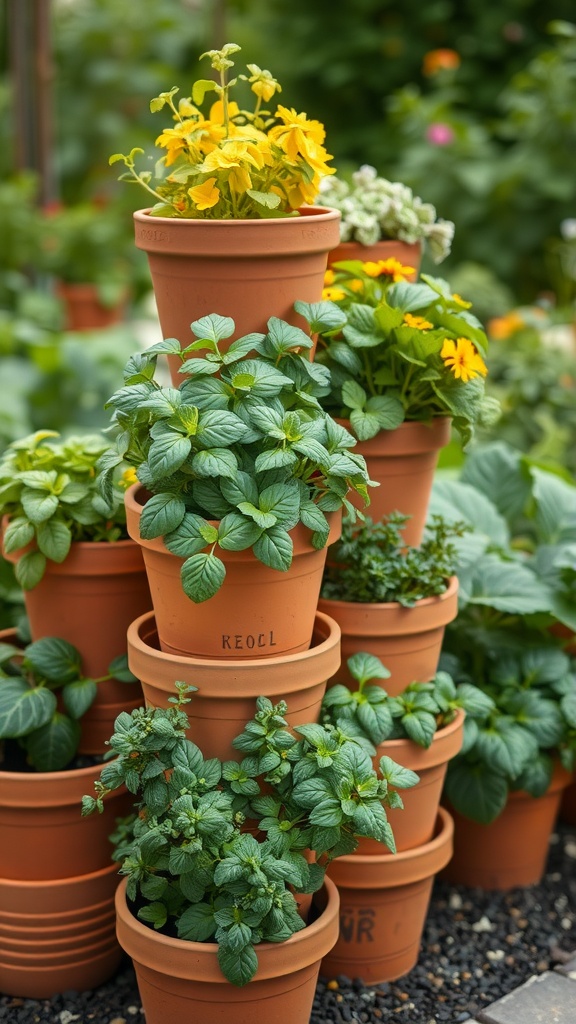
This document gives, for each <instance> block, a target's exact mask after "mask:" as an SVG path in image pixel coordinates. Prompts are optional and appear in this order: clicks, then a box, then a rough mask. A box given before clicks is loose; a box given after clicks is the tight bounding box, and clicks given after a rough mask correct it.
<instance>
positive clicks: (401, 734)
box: [322, 652, 492, 754]
mask: <svg viewBox="0 0 576 1024" xmlns="http://www.w3.org/2000/svg"><path fill="white" fill-rule="evenodd" d="M346 664H347V666H348V671H349V672H350V675H351V676H352V678H353V679H355V680H356V682H357V683H358V688H357V689H356V690H351V689H349V688H348V687H347V686H344V684H343V683H337V684H336V685H335V686H331V687H330V688H329V689H328V690H327V691H326V694H325V696H324V700H323V702H322V716H323V721H324V723H325V724H327V725H331V726H336V727H338V728H339V729H341V730H342V731H343V732H344V733H345V734H346V735H347V736H348V737H350V738H356V739H358V740H360V741H363V742H368V743H369V744H370V747H369V748H368V749H369V750H370V752H371V753H372V754H374V753H375V752H376V751H375V749H374V748H375V747H377V746H378V745H379V744H380V743H384V742H385V741H386V740H397V739H409V740H412V741H413V742H414V743H417V744H418V746H420V747H425V748H428V747H429V746H430V744H431V743H432V740H433V739H434V736H435V735H436V732H437V731H438V730H439V729H442V728H443V727H444V726H445V725H448V724H449V723H450V722H452V721H453V719H454V718H455V716H456V713H457V711H458V709H459V708H463V709H464V710H465V711H466V713H467V714H482V713H485V712H486V711H488V710H490V709H491V706H492V702H491V700H490V698H488V697H486V696H485V694H484V693H483V692H482V690H480V689H479V688H478V687H477V686H473V685H472V684H471V683H460V684H459V685H458V686H456V684H455V683H454V680H453V679H452V677H451V676H450V675H449V673H448V672H442V671H440V672H437V673H436V675H435V676H434V679H432V680H430V682H426V683H420V682H413V683H410V685H409V686H407V687H406V689H405V690H403V692H402V693H400V694H398V696H396V697H390V696H389V695H388V693H387V692H386V690H385V689H384V688H383V687H382V686H380V685H379V684H378V683H377V682H376V681H377V680H380V679H388V678H389V676H390V673H389V671H388V669H387V668H386V667H385V666H384V665H383V664H382V662H381V661H380V659H379V658H377V657H375V655H373V654H368V653H366V652H358V653H357V654H353V655H352V657H351V658H348V660H347V663H346Z"/></svg>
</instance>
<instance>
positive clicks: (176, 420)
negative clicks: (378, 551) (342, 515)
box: [99, 304, 369, 602]
mask: <svg viewBox="0 0 576 1024" xmlns="http://www.w3.org/2000/svg"><path fill="white" fill-rule="evenodd" d="M307 313H308V317H309V323H310V328H311V330H312V331H318V330H319V329H320V328H321V326H322V325H326V324H328V323H333V318H332V311H331V309H328V310H326V309H325V308H324V304H320V305H318V306H317V307H312V306H311V307H307ZM338 315H339V314H338ZM234 327H235V325H234V321H233V320H232V319H231V318H230V317H222V316H217V315H216V314H210V315H208V316H205V317H202V318H201V319H200V320H197V321H195V322H194V323H193V324H192V325H191V329H192V332H193V334H194V336H195V337H196V338H197V340H196V341H194V342H192V343H191V344H190V345H188V346H187V347H186V348H184V349H183V350H181V349H180V344H179V342H178V341H176V340H175V339H167V340H165V341H162V342H159V343H158V344H157V345H153V346H152V347H151V348H149V349H147V350H146V351H145V352H143V353H139V354H138V355H135V356H133V357H132V358H131V359H130V360H129V362H128V365H127V367H126V371H125V383H124V387H122V388H121V389H120V390H119V391H117V392H116V393H115V394H114V395H113V396H112V397H111V399H110V401H109V403H108V404H109V405H110V406H112V408H113V409H114V423H115V426H116V429H117V442H116V453H114V452H109V453H106V454H105V455H104V456H103V457H102V459H101V460H100V462H99V468H100V470H101V477H100V482H101V487H102V494H103V496H104V498H105V500H106V501H107V502H109V501H110V500H111V487H112V482H111V481H112V479H113V474H114V473H115V472H116V469H117V466H118V465H119V464H120V463H121V462H122V460H125V461H126V462H128V463H129V464H130V465H132V466H134V467H135V469H136V473H137V476H138V479H139V480H140V482H141V483H142V485H143V487H144V488H145V489H146V490H147V491H148V492H149V496H148V499H147V500H146V502H145V504H144V507H143V510H142V516H141V522H140V533H141V536H142V537H143V538H146V539H152V538H155V537H162V538H163V539H164V542H165V544H166V546H167V548H168V549H169V550H170V551H171V552H173V554H175V555H178V556H180V557H182V558H184V559H185V561H184V564H183V566H182V585H183V588H184V591H185V593H186V594H187V595H188V597H189V598H191V600H192V601H196V602H201V601H206V600H208V599H209V598H210V597H212V596H213V595H214V594H215V593H216V592H217V591H218V590H219V588H220V587H221V585H222V583H223V581H224V578H225V575H226V569H225V566H224V562H223V561H222V559H221V558H219V557H218V555H217V554H216V550H217V549H218V548H220V549H223V550H228V551H243V550H246V549H249V548H250V549H252V551H253V553H254V555H255V556H256V558H258V559H259V560H260V561H261V562H263V563H264V565H267V566H270V567H271V568H273V569H277V570H279V571H285V570H286V569H288V568H289V566H290V564H291V560H292V548H293V545H292V538H291V537H290V530H292V529H293V528H294V527H295V526H296V525H297V524H298V523H302V524H303V525H304V526H306V527H307V528H308V529H309V530H310V533H311V543H312V545H313V546H314V547H315V548H322V547H324V546H325V544H326V542H327V539H328V534H329V523H328V519H327V517H326V513H329V512H334V511H337V510H339V509H341V508H344V509H346V510H347V512H348V513H349V514H350V516H351V517H353V518H355V516H356V512H355V510H354V509H353V507H352V505H351V504H350V502H349V500H348V497H347V495H348V493H349V490H350V489H351V490H353V491H356V492H357V493H359V494H360V495H361V496H362V497H363V498H364V500H365V502H366V503H368V491H367V485H368V482H369V481H368V474H367V470H366V464H365V462H364V459H363V457H362V456H361V455H358V454H356V453H355V452H353V451H351V448H353V447H354V445H355V443H356V442H355V440H354V438H353V437H352V435H351V434H350V433H349V432H348V431H347V430H345V429H344V427H342V426H340V425H339V424H338V423H336V422H335V421H334V420H333V419H332V418H331V417H330V416H329V415H328V414H327V413H326V412H324V410H323V409H322V406H321V403H320V399H321V397H322V396H323V395H324V394H326V392H327V391H328V389H329V373H328V371H327V370H326V369H325V368H324V367H322V366H318V365H317V364H315V363H313V362H310V361H309V360H308V359H307V358H306V357H305V356H304V355H302V352H308V350H309V349H310V348H311V346H312V341H311V339H310V337H309V335H308V334H306V333H305V332H304V331H302V330H300V329H299V328H297V327H292V326H290V325H289V324H287V323H285V322H284V321H283V320H278V319H277V318H276V317H272V318H271V319H270V320H269V321H268V333H267V334H249V335H246V336H245V337H243V338H239V339H237V340H236V341H234V342H232V344H231V345H230V347H229V348H228V350H227V351H222V350H221V347H220V343H221V342H223V341H225V340H226V339H228V338H230V337H231V336H232V335H233V333H234ZM161 353H167V354H171V355H173V356H178V357H179V358H180V359H181V361H182V366H181V367H180V369H181V372H182V373H184V374H188V373H189V374H191V376H190V377H188V378H184V379H183V381H182V383H181V384H180V385H179V387H178V388H175V387H163V386H161V384H159V383H158V382H157V381H156V380H155V379H154V372H155V368H156V361H157V358H158V355H160V354H161Z"/></svg>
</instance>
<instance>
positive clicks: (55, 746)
mask: <svg viewBox="0 0 576 1024" xmlns="http://www.w3.org/2000/svg"><path fill="white" fill-rule="evenodd" d="M79 741H80V725H79V723H78V722H75V721H73V720H72V719H71V718H68V717H67V716H66V715H62V714H60V713H59V712H58V711H56V712H55V714H54V715H53V717H52V719H51V720H50V721H49V722H47V724H46V725H43V726H41V727H40V728H39V729H36V730H35V731H34V732H33V733H31V734H30V735H29V736H27V737H26V741H25V745H26V751H27V754H28V758H29V760H30V761H31V763H32V764H33V765H34V767H35V768H36V769H37V770H38V771H40V772H56V771H60V769H62V768H65V767H66V765H67V764H69V763H70V761H71V760H72V758H73V757H74V755H75V753H76V750H77V749H78V743H79Z"/></svg>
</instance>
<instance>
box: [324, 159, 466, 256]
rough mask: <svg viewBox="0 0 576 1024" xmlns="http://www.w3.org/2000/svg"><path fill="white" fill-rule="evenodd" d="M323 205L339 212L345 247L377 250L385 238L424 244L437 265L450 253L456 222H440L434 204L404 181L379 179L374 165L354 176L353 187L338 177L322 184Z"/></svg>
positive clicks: (354, 173)
mask: <svg viewBox="0 0 576 1024" xmlns="http://www.w3.org/2000/svg"><path fill="white" fill-rule="evenodd" d="M319 202H320V203H321V205H323V206H331V207H333V208H334V209H336V210H340V213H341V214H342V219H341V221H340V238H341V240H342V241H343V242H360V244H361V245H375V243H376V242H380V241H381V240H382V239H387V238H397V239H399V240H400V241H402V242H408V243H412V242H423V243H424V245H425V246H426V247H427V248H429V250H430V255H431V256H432V259H433V260H434V263H441V262H442V260H444V259H446V257H447V256H448V255H449V253H450V245H451V243H452V239H453V237H454V224H453V223H452V221H450V220H441V219H437V217H436V210H435V208H434V206H433V205H432V203H425V202H423V201H422V199H420V197H419V196H415V195H414V193H413V192H412V189H411V188H408V186H407V185H403V184H402V183H401V182H400V181H388V179H387V178H382V177H380V176H379V175H378V173H377V171H376V168H375V167H371V166H370V164H364V165H363V166H362V167H360V168H359V169H358V170H357V171H354V172H353V174H352V175H351V181H350V182H349V181H347V180H345V179H343V178H338V177H336V176H334V177H331V178H323V179H322V182H321V184H320V200H319Z"/></svg>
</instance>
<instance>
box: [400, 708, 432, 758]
mask: <svg viewBox="0 0 576 1024" xmlns="http://www.w3.org/2000/svg"><path fill="white" fill-rule="evenodd" d="M402 726H403V728H404V729H405V730H406V733H407V735H408V737H409V738H410V739H411V740H412V741H413V742H414V743H417V744H418V746H420V747H425V748H426V749H427V748H428V747H429V746H430V744H431V743H432V740H433V739H434V735H435V733H436V719H435V717H434V715H432V714H430V713H429V712H427V711H416V712H413V713H409V714H406V715H403V716H402Z"/></svg>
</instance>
